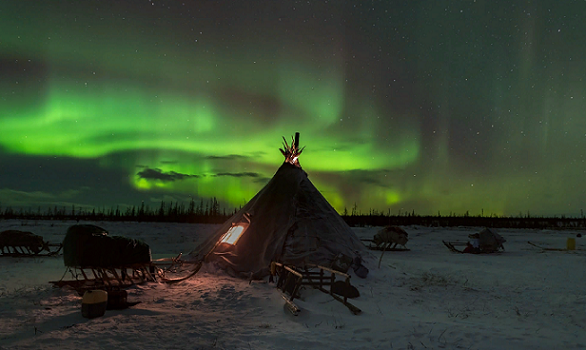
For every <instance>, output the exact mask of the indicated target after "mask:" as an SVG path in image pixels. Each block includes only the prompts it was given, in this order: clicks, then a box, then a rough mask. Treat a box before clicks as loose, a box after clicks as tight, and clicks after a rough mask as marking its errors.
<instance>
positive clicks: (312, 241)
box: [190, 143, 365, 278]
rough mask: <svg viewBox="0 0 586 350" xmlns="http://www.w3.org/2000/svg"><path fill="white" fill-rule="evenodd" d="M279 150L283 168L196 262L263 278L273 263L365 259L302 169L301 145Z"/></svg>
mask: <svg viewBox="0 0 586 350" xmlns="http://www.w3.org/2000/svg"><path fill="white" fill-rule="evenodd" d="M281 151H282V152H283V154H284V155H285V158H286V159H285V163H283V165H281V167H280V168H279V169H278V170H277V172H276V173H275V175H274V176H273V178H272V179H271V180H270V181H269V182H268V183H267V185H266V186H265V187H264V188H263V189H261V190H260V191H259V192H258V193H257V194H256V195H255V196H254V197H253V198H252V199H251V200H250V201H249V202H248V203H247V204H246V205H245V206H244V207H243V208H242V209H241V210H240V211H238V212H237V213H236V214H234V215H233V216H232V217H231V218H230V219H229V220H228V221H226V222H225V223H224V224H223V225H222V226H220V228H219V229H218V230H217V231H216V232H215V233H214V234H213V235H212V236H211V237H210V238H208V239H207V240H206V241H204V242H203V243H202V244H200V245H199V246H198V247H197V248H196V249H195V250H194V251H193V252H191V253H190V255H191V256H192V257H193V258H194V259H196V260H204V261H215V262H216V263H218V264H219V265H221V266H222V267H224V268H225V269H226V270H228V271H231V272H233V273H234V274H237V275H241V276H243V277H251V276H253V277H255V278H262V277H264V276H266V275H268V274H269V266H270V264H271V262H273V261H277V262H280V263H283V264H288V265H294V266H305V265H309V264H314V265H322V266H330V265H331V263H332V261H333V260H334V259H335V258H336V256H338V254H344V255H346V256H348V257H351V258H354V257H356V256H357V255H361V254H360V252H362V251H363V250H364V249H365V247H364V245H363V243H362V242H361V241H360V239H359V238H358V237H357V236H356V235H355V234H354V232H353V231H352V229H351V228H350V227H349V226H348V225H347V224H346V222H345V221H344V220H343V219H342V218H341V217H340V215H339V214H338V213H337V212H336V210H335V209H334V208H333V207H332V206H331V205H330V204H329V203H328V202H327V200H326V199H325V198H324V197H323V196H322V194H321V193H320V192H319V191H318V190H317V189H316V188H315V186H314V185H313V184H312V183H311V181H309V179H308V176H307V174H306V173H305V171H303V169H301V167H300V166H299V163H298V160H297V157H298V155H299V153H301V152H300V151H298V150H297V143H295V144H293V145H291V147H288V146H287V145H286V148H285V151H283V150H281ZM286 153H287V154H288V155H289V157H288V155H287V154H286Z"/></svg>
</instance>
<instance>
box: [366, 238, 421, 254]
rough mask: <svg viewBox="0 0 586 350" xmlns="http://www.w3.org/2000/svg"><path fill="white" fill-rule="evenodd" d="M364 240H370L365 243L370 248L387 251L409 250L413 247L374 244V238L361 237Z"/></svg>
mask: <svg viewBox="0 0 586 350" xmlns="http://www.w3.org/2000/svg"><path fill="white" fill-rule="evenodd" d="M361 241H362V242H368V244H365V246H366V248H368V249H370V250H384V251H385V252H408V251H410V250H411V249H409V248H397V247H395V248H392V247H390V245H385V244H382V245H376V244H374V240H373V239H361Z"/></svg>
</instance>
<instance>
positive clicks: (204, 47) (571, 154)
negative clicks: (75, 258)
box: [0, 0, 586, 216]
mask: <svg viewBox="0 0 586 350" xmlns="http://www.w3.org/2000/svg"><path fill="white" fill-rule="evenodd" d="M584 13H586V2H585V1H573V0H565V1H559V0H540V1H535V0H534V1H518V0H467V1H441V0H427V1H423V0H409V1H394V0H386V1H366V0H356V1H342V0H339V1H338V0H330V1H287V0H283V1H275V0H271V1H266V0H255V1H239V0H230V1H209V0H198V1H184V2H181V1H149V0H141V1H138V0H124V1H96V0H84V1H77V0H75V1H73V0H72V1H57V0H56V1H40V0H38V1H34V0H29V1H2V2H1V3H0V76H1V79H0V207H1V208H6V207H9V206H10V207H13V208H14V207H32V208H34V209H36V208H37V207H38V206H42V207H46V206H67V207H68V208H70V207H71V206H72V205H74V206H78V207H81V208H91V207H98V208H99V207H103V206H105V207H111V206H116V205H119V206H121V207H125V206H131V205H136V206H138V205H140V204H141V202H143V201H144V202H145V204H148V205H150V206H153V207H157V206H158V205H160V202H161V201H165V202H169V201H173V202H176V201H178V202H180V203H185V204H187V203H188V202H189V201H190V200H191V199H194V200H196V202H197V203H199V201H200V200H201V198H203V199H204V200H206V201H207V200H208V199H210V198H211V197H216V198H217V199H218V200H219V201H220V202H221V204H222V206H223V207H226V208H228V209H230V208H236V207H239V206H241V205H244V204H245V203H246V202H248V200H249V199H251V198H252V196H253V195H254V194H255V193H256V192H258V191H259V190H260V189H261V188H262V187H263V186H264V184H266V183H267V181H268V180H269V179H270V178H271V177H272V176H273V174H274V173H275V172H276V170H277V169H278V167H279V166H280V165H281V164H282V162H283V160H284V158H283V156H282V155H281V153H280V152H279V147H282V137H285V138H286V139H287V141H290V139H291V136H292V135H294V134H295V132H299V133H300V134H301V142H300V144H301V146H305V147H306V148H305V150H304V152H303V153H302V155H301V157H300V163H301V165H302V167H303V169H304V170H305V171H306V172H307V173H308V174H309V178H310V180H311V181H312V182H313V184H314V185H315V186H316V187H317V188H318V189H319V190H320V191H321V192H322V194H323V195H324V196H325V197H326V198H327V199H328V201H329V202H330V203H331V204H332V205H333V206H334V207H335V208H336V209H337V210H338V211H340V212H343V211H344V209H345V208H346V209H347V210H348V211H349V212H350V211H351V210H352V208H353V207H354V206H356V207H357V208H358V210H359V211H361V212H363V213H367V212H369V210H370V209H375V210H378V211H382V212H384V213H388V212H389V210H390V213H391V214H399V213H405V212H412V211H415V213H417V214H431V215H437V214H438V213H439V214H441V215H449V214H450V213H454V214H464V213H465V212H469V214H470V215H481V214H482V215H484V216H488V215H515V216H516V215H519V214H523V215H526V214H528V213H529V214H530V215H544V216H553V215H568V216H579V215H581V210H582V208H586V203H585V199H586V193H585V192H586V185H585V175H586V174H585V173H586V163H585V150H586V21H584V19H583V15H584ZM1 208H0V209H1Z"/></svg>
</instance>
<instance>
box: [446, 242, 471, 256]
mask: <svg viewBox="0 0 586 350" xmlns="http://www.w3.org/2000/svg"><path fill="white" fill-rule="evenodd" d="M442 243H443V244H444V245H445V246H446V247H448V249H449V250H450V251H451V252H453V253H462V254H463V253H464V251H463V250H460V249H458V248H456V247H455V246H454V244H458V245H460V244H461V242H446V241H442ZM463 245H466V243H464V244H463Z"/></svg>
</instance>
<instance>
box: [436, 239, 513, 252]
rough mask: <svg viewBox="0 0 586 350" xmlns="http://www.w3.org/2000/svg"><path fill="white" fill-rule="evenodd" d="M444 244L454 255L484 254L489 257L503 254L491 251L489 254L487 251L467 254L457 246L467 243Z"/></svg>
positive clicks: (444, 242)
mask: <svg viewBox="0 0 586 350" xmlns="http://www.w3.org/2000/svg"><path fill="white" fill-rule="evenodd" d="M442 243H443V244H444V245H445V246H446V247H447V248H448V249H449V250H450V251H451V252H452V253H460V254H475V255H478V254H483V255H487V254H491V255H493V254H501V253H502V252H501V251H491V252H487V251H482V250H480V251H477V252H465V251H464V250H463V249H462V250H460V249H458V248H456V246H465V245H466V242H458V241H456V242H446V241H442Z"/></svg>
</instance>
